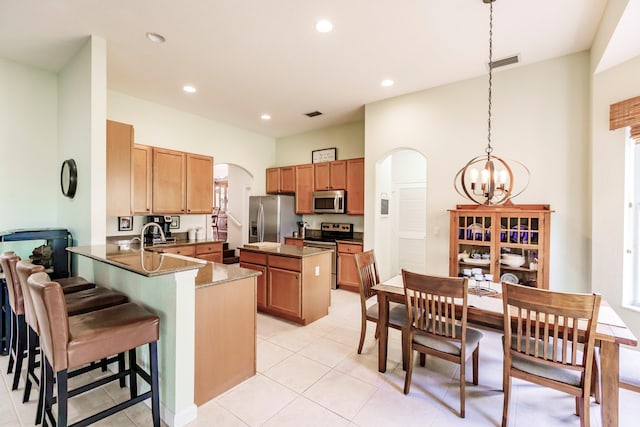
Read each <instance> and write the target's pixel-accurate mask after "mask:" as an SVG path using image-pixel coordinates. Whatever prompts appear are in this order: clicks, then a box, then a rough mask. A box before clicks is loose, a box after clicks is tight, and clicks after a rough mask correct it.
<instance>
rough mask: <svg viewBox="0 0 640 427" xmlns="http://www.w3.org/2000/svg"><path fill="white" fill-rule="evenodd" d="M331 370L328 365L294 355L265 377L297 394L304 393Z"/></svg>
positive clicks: (270, 370) (272, 369)
mask: <svg viewBox="0 0 640 427" xmlns="http://www.w3.org/2000/svg"><path fill="white" fill-rule="evenodd" d="M330 370H331V368H330V367H328V366H327V365H323V364H322V363H319V362H316V361H314V360H311V359H309V358H307V357H304V356H301V355H299V354H294V355H293V356H291V357H289V358H287V359H285V360H283V361H282V362H280V363H278V364H277V365H276V366H274V367H273V368H271V369H269V370H267V371H266V372H265V373H264V375H265V376H266V377H269V378H271V379H272V380H274V381H276V382H278V383H280V384H282V385H283V386H285V387H288V388H290V389H292V390H293V391H295V392H296V393H302V392H304V391H305V390H306V389H308V388H309V386H311V385H312V384H313V383H315V382H316V381H318V380H319V379H320V378H321V377H322V376H323V375H324V374H326V373H327V372H329V371H330Z"/></svg>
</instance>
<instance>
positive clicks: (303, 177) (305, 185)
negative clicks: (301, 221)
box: [295, 164, 315, 214]
mask: <svg viewBox="0 0 640 427" xmlns="http://www.w3.org/2000/svg"><path fill="white" fill-rule="evenodd" d="M314 174H315V170H314V166H313V164H307V165H297V166H296V185H295V194H296V213H297V214H312V213H313V179H314V178H313V177H314Z"/></svg>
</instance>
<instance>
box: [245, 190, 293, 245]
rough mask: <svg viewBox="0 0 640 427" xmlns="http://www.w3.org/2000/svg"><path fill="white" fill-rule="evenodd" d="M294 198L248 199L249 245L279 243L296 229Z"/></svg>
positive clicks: (268, 197)
mask: <svg viewBox="0 0 640 427" xmlns="http://www.w3.org/2000/svg"><path fill="white" fill-rule="evenodd" d="M298 221H302V217H301V216H300V215H296V202H295V198H294V196H251V197H249V243H255V242H280V243H282V244H284V238H285V236H291V235H292V234H293V232H294V230H297V229H298V225H297V222H298Z"/></svg>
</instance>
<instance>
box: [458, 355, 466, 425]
mask: <svg viewBox="0 0 640 427" xmlns="http://www.w3.org/2000/svg"><path fill="white" fill-rule="evenodd" d="M466 365H467V363H466V361H464V360H461V361H460V418H464V395H465V388H464V387H465V383H466Z"/></svg>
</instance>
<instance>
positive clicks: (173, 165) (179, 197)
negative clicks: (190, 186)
mask: <svg viewBox="0 0 640 427" xmlns="http://www.w3.org/2000/svg"><path fill="white" fill-rule="evenodd" d="M185 157H186V155H185V153H183V152H181V151H174V150H167V149H164V148H155V147H154V149H153V209H152V211H153V213H156V214H162V213H167V214H169V213H177V214H181V213H186V203H185V202H186V197H185V191H186V186H185V184H186V170H185V169H186V162H185Z"/></svg>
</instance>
